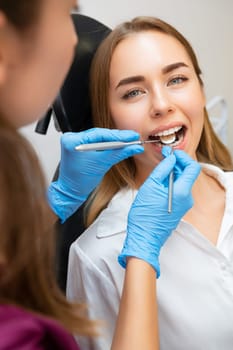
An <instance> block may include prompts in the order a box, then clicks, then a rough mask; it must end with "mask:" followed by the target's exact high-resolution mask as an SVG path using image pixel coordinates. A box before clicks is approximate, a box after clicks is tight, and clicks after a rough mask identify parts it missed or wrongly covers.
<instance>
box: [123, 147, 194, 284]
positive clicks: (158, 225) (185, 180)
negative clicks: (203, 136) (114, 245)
mask: <svg viewBox="0 0 233 350" xmlns="http://www.w3.org/2000/svg"><path fill="white" fill-rule="evenodd" d="M169 149H170V147H167V146H166V147H164V149H163V155H164V156H167V157H166V158H165V159H164V160H162V161H161V162H160V163H159V164H158V166H157V167H156V168H155V169H154V170H153V172H152V173H151V175H150V176H149V177H148V178H147V180H146V181H145V182H144V184H143V185H142V186H141V187H140V189H139V191H138V193H137V196H136V198H135V200H134V202H133V204H132V206H131V209H130V212H129V215H128V225H127V236H126V239H125V242H124V247H123V249H122V252H121V254H120V255H119V257H118V261H119V263H120V264H121V265H122V266H123V267H125V266H126V260H127V257H129V256H134V257H138V258H140V259H143V260H145V261H147V262H148V263H149V264H150V265H152V266H153V268H154V269H155V271H156V273H157V278H158V277H159V276H160V266H159V254H160V249H161V247H162V246H163V244H164V243H165V241H166V240H167V238H168V237H169V236H170V234H171V233H172V231H173V230H174V229H175V228H176V227H177V225H178V223H179V221H180V220H181V218H182V217H183V216H184V214H185V213H186V212H187V211H188V210H189V209H190V208H191V207H192V205H193V198H192V194H191V189H192V186H193V183H194V182H195V180H196V178H197V176H198V174H199V172H200V165H199V164H198V163H197V162H195V161H194V160H192V159H191V158H190V157H189V156H188V155H187V154H186V153H185V152H183V151H180V150H177V151H174V154H170V153H171V151H169ZM172 169H173V170H174V185H173V200H172V212H171V213H168V176H169V173H170V172H171V170H172Z"/></svg>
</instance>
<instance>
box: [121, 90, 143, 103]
mask: <svg viewBox="0 0 233 350" xmlns="http://www.w3.org/2000/svg"><path fill="white" fill-rule="evenodd" d="M143 93H144V92H143V91H142V90H139V89H135V90H131V91H129V92H127V93H126V94H124V95H123V99H125V100H127V99H129V98H133V97H137V96H139V95H141V94H143Z"/></svg>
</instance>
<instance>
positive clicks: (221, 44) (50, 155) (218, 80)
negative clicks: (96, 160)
mask: <svg viewBox="0 0 233 350" xmlns="http://www.w3.org/2000/svg"><path fill="white" fill-rule="evenodd" d="M79 3H80V5H81V6H80V7H81V13H83V14H85V15H88V16H90V17H93V18H96V19H97V20H100V21H102V22H103V23H104V24H106V25H108V26H110V27H114V26H115V25H116V24H118V23H119V22H121V21H123V20H127V19H131V18H132V17H134V16H137V15H152V16H156V17H160V18H162V19H164V20H166V21H168V22H169V23H170V24H172V25H174V26H175V27H176V28H177V29H178V30H180V31H181V32H182V33H183V34H184V36H185V37H186V38H187V39H188V40H189V41H190V43H191V44H192V46H193V47H194V49H195V51H196V53H197V56H198V59H199V63H200V66H201V68H202V71H203V78H204V82H205V89H206V95H207V100H210V99H212V97H214V96H216V95H221V96H224V98H225V99H226V101H227V103H228V109H229V113H228V118H229V120H228V127H227V130H228V141H227V143H228V146H229V148H230V150H231V152H232V154H233V139H232V138H231V137H230V133H232V131H233V118H232V117H231V116H232V115H233V96H232V94H233V93H232V83H233V45H232V40H233V39H232V38H233V21H232V14H233V1H232V0H221V1H220V0H204V1H203V0H195V1H187V0H163V1H161V0H143V1H141V0H118V1H111V0H79ZM33 128H34V125H33V126H30V127H27V128H24V129H23V132H24V133H26V135H28V136H29V135H30V136H29V137H30V139H31V140H32V142H33V144H34V146H35V148H36V150H37V151H38V153H39V155H40V158H41V161H42V164H43V165H44V167H45V171H46V175H47V178H48V181H49V180H50V179H51V176H52V174H53V172H54V169H55V168H56V165H57V162H58V159H59V156H60V154H59V152H60V151H59V133H57V132H56V131H54V129H53V127H52V124H51V125H50V128H49V135H47V136H42V135H36V134H35V133H33Z"/></svg>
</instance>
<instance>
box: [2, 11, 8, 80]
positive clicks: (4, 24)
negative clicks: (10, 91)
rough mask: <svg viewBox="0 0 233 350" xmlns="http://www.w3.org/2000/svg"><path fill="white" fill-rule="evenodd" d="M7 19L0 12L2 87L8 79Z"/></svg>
mask: <svg viewBox="0 0 233 350" xmlns="http://www.w3.org/2000/svg"><path fill="white" fill-rule="evenodd" d="M6 26H7V18H6V16H5V14H4V13H3V12H2V11H0V85H2V83H4V81H5V78H6V70H7V62H6V56H8V55H6V49H7V45H6V41H7V30H6Z"/></svg>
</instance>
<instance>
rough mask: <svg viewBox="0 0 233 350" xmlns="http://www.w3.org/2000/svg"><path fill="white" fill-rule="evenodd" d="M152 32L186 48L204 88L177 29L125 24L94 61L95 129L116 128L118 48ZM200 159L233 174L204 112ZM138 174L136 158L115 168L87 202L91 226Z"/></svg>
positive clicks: (151, 21) (147, 21)
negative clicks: (112, 98) (113, 90)
mask: <svg viewBox="0 0 233 350" xmlns="http://www.w3.org/2000/svg"><path fill="white" fill-rule="evenodd" d="M151 30H152V31H159V32H162V33H165V34H168V35H170V36H172V37H174V38H175V39H177V40H178V41H179V42H180V43H181V44H182V45H183V47H184V48H185V50H186V52H187V53H188V55H189V57H190V59H191V61H192V64H193V67H194V70H195V72H196V75H197V77H198V80H199V82H200V85H201V86H203V82H202V79H201V69H200V67H199V64H198V61H197V57H196V55H195V52H194V50H193V49H192V47H191V45H190V44H189V42H188V41H187V40H186V39H185V38H184V36H183V35H182V34H181V33H179V32H178V31H177V30H176V29H175V28H174V27H172V26H171V25H169V24H168V23H166V22H164V21H162V20H160V19H158V18H154V17H136V18H135V19H133V20H132V21H130V22H125V23H122V24H121V25H119V26H118V27H116V29H115V30H113V31H112V32H111V33H110V34H109V35H108V37H107V38H106V39H105V40H104V41H103V42H102V43H101V45H100V46H99V48H98V50H97V52H96V54H95V57H94V59H93V62H92V68H91V75H90V90H91V101H92V115H93V123H94V126H96V127H104V128H115V125H114V122H113V119H112V118H111V113H110V106H109V71H110V64H111V58H112V55H113V52H114V50H115V48H116V47H117V45H118V44H119V43H120V42H121V41H123V40H124V39H125V38H126V37H128V36H129V35H130V34H132V33H138V32H142V31H151ZM197 159H198V160H199V161H200V162H206V163H210V164H214V165H217V166H219V167H220V168H222V169H223V170H232V168H233V165H232V159H231V156H230V153H229V151H228V150H227V148H226V147H225V146H224V144H223V143H222V142H221V141H220V139H219V138H218V137H217V135H216V133H215V132H214V130H213V127H212V125H211V123H210V120H209V117H208V113H207V110H206V109H205V110H204V125H203V131H202V135H201V138H200V142H199V145H198V148H197ZM135 172H136V169H135V163H134V160H133V158H130V159H127V160H124V161H122V162H121V163H119V164H117V165H115V166H113V167H112V169H111V170H110V171H109V172H108V173H107V174H106V175H105V177H104V179H103V181H102V182H101V184H100V186H99V187H98V188H97V189H96V191H95V192H94V193H93V195H92V196H91V197H90V199H89V201H88V202H87V205H86V209H85V216H86V218H85V220H86V225H87V226H89V225H90V224H91V223H92V222H93V221H94V220H95V218H96V217H97V216H98V214H99V213H100V212H101V210H102V209H103V208H104V207H106V205H107V204H108V202H109V201H110V200H111V198H112V197H113V195H114V194H115V193H116V192H117V191H119V190H120V189H121V188H123V187H125V186H130V187H134V186H135V185H134V177H135Z"/></svg>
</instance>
